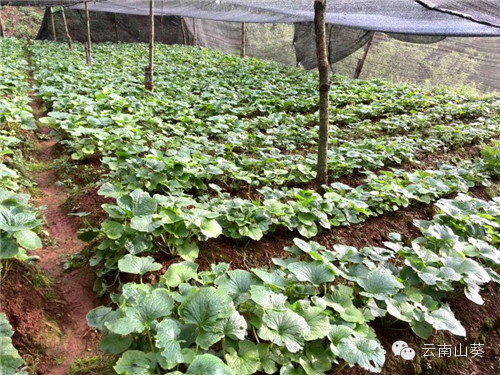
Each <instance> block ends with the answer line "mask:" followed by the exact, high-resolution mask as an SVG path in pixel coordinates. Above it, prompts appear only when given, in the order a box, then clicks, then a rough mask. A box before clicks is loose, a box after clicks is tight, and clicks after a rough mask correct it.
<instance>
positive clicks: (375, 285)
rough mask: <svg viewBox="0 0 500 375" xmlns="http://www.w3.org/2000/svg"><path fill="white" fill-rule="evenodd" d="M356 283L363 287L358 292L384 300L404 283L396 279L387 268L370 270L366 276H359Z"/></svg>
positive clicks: (402, 286)
mask: <svg viewBox="0 0 500 375" xmlns="http://www.w3.org/2000/svg"><path fill="white" fill-rule="evenodd" d="M358 284H359V285H360V286H361V287H362V288H363V289H364V292H361V293H360V294H361V295H363V296H367V297H373V298H375V299H379V300H385V299H386V298H387V297H388V296H390V295H394V294H396V293H397V292H398V290H399V289H402V288H404V285H403V284H401V283H400V282H399V281H397V280H396V278H395V277H394V275H393V274H392V273H391V272H390V271H389V270H387V269H375V270H373V271H370V272H369V273H368V275H366V277H363V278H359V279H358Z"/></svg>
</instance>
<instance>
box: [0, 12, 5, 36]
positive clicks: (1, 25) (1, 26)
mask: <svg viewBox="0 0 500 375" xmlns="http://www.w3.org/2000/svg"><path fill="white" fill-rule="evenodd" d="M4 36H5V25H4V23H3V17H2V5H0V37H1V38H3V37H4Z"/></svg>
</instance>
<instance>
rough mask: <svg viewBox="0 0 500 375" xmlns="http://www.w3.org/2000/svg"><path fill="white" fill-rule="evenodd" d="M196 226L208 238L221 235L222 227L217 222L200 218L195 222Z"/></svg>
mask: <svg viewBox="0 0 500 375" xmlns="http://www.w3.org/2000/svg"><path fill="white" fill-rule="evenodd" d="M196 225H197V226H198V227H199V228H200V230H201V233H203V234H204V235H205V236H207V237H208V238H216V237H219V236H220V235H221V234H222V227H221V226H220V224H219V223H218V222H217V220H214V219H206V218H204V217H202V218H199V219H197V220H196Z"/></svg>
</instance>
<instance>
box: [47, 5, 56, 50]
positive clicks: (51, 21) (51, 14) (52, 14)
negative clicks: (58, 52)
mask: <svg viewBox="0 0 500 375" xmlns="http://www.w3.org/2000/svg"><path fill="white" fill-rule="evenodd" d="M49 13H50V24H51V25H52V39H54V42H56V41H57V35H56V23H55V21H54V9H53V8H52V7H49Z"/></svg>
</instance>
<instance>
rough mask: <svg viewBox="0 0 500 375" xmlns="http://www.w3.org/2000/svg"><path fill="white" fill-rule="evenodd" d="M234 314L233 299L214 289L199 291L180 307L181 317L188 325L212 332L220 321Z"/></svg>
mask: <svg viewBox="0 0 500 375" xmlns="http://www.w3.org/2000/svg"><path fill="white" fill-rule="evenodd" d="M232 313H233V307H232V299H231V297H229V295H228V294H227V293H226V292H224V291H222V290H217V289H215V288H212V287H208V288H200V289H198V290H197V291H196V293H193V294H191V295H189V296H188V297H187V298H186V300H185V301H184V302H182V303H181V305H180V306H179V315H180V317H181V318H182V319H184V321H185V322H186V323H192V324H195V325H197V326H198V327H199V328H201V329H203V330H205V331H211V330H212V329H213V328H214V324H215V322H216V321H217V320H218V319H224V318H229V317H230V316H231V315H232Z"/></svg>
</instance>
